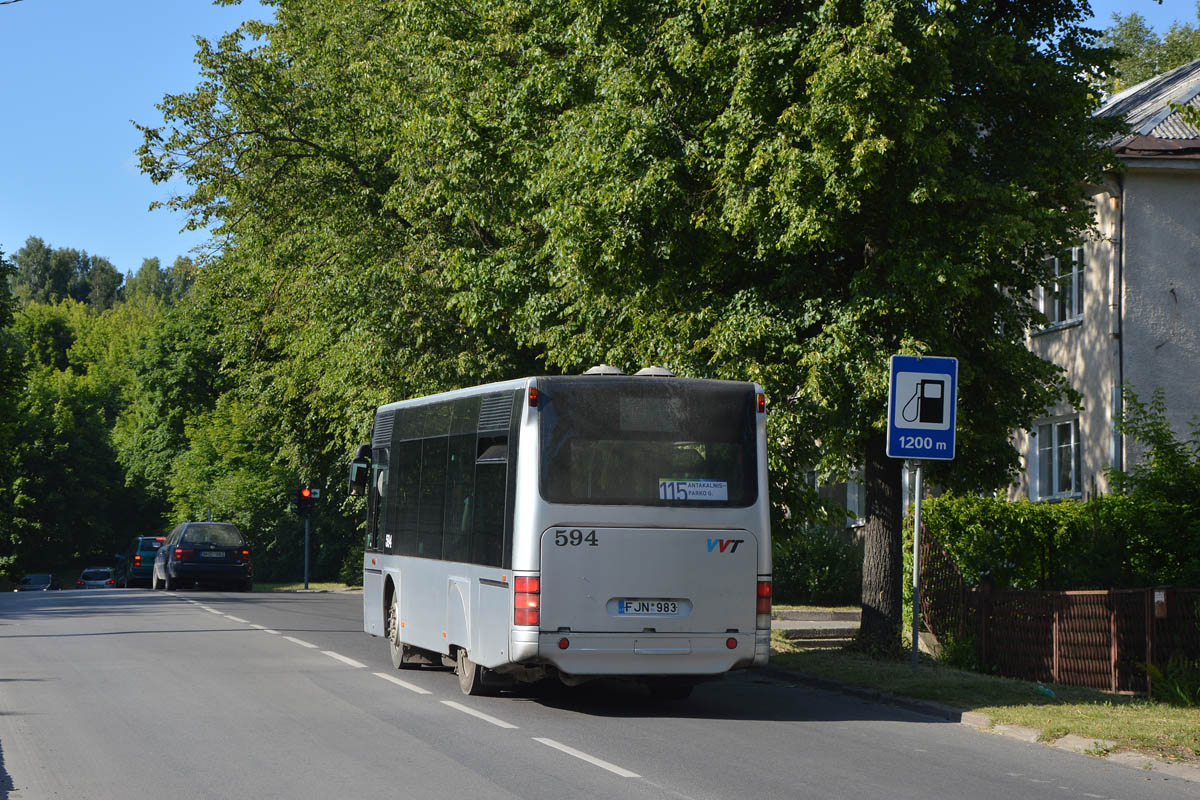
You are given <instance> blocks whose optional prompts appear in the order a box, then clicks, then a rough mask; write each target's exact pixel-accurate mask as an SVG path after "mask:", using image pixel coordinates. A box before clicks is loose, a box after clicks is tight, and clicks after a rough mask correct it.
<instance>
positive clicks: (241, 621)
mask: <svg viewBox="0 0 1200 800" xmlns="http://www.w3.org/2000/svg"><path fill="white" fill-rule="evenodd" d="M225 619H231V620H233V621H234V622H240V623H242V624H243V625H245V624H246V623H247V622H249V620H245V619H242V618H241V617H235V616H234V615H233V614H226V615H225Z"/></svg>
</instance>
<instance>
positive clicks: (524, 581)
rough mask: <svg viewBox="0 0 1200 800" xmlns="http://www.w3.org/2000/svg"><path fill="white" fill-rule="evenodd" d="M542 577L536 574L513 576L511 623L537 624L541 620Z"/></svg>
mask: <svg viewBox="0 0 1200 800" xmlns="http://www.w3.org/2000/svg"><path fill="white" fill-rule="evenodd" d="M541 591H542V579H541V578H539V577H538V576H537V575H517V576H514V577H513V624H514V625H537V624H538V623H539V622H541V610H542V596H541Z"/></svg>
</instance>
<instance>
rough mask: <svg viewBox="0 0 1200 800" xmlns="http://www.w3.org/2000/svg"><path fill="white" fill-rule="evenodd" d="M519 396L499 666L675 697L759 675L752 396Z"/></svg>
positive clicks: (698, 387) (760, 438) (753, 391)
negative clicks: (623, 680) (506, 637)
mask: <svg viewBox="0 0 1200 800" xmlns="http://www.w3.org/2000/svg"><path fill="white" fill-rule="evenodd" d="M529 386H530V388H529V396H528V398H527V406H528V407H527V408H526V410H525V414H524V417H523V421H522V425H521V428H522V430H521V458H520V467H519V474H518V477H517V481H518V490H517V492H516V503H515V505H516V508H515V512H516V513H515V520H514V541H513V575H514V589H515V591H514V608H513V628H512V642H511V645H512V649H511V653H512V660H513V661H517V662H525V663H531V662H532V663H538V664H541V665H544V666H545V665H548V666H550V667H552V668H553V669H554V670H555V671H556V672H557V673H558V675H559V677H560V678H562V680H563V681H564V682H566V683H576V682H581V681H584V680H588V679H591V678H595V677H600V676H623V677H633V678H639V679H643V680H645V681H646V682H647V683H649V684H650V685H651V687H652V688H654V687H657V688H659V689H662V690H665V691H664V693H666V694H672V693H676V694H679V695H683V694H686V692H687V691H688V690H690V686H691V685H692V684H693V683H694V682H695V681H696V680H698V679H702V678H704V677H708V676H715V675H719V674H722V673H724V672H727V671H728V670H730V669H736V668H743V667H749V666H752V665H761V664H765V663H766V661H767V657H768V654H769V648H770V603H771V599H770V595H771V539H770V523H769V510H768V502H767V458H766V414H765V406H764V399H763V394H762V390H761V389H760V388H759V387H758V386H756V385H754V384H750V383H737V382H729V381H707V380H691V379H682V378H673V377H640V376H607V375H606V376H595V377H594V376H572V377H560V378H538V379H536V380H534V381H531V382H530V385H529ZM533 454H536V457H531V456H532V455H533ZM535 489H536V490H535ZM671 687H675V689H676V690H677V691H674V692H673V691H672V688H671Z"/></svg>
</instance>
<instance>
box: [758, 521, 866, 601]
mask: <svg viewBox="0 0 1200 800" xmlns="http://www.w3.org/2000/svg"><path fill="white" fill-rule="evenodd" d="M773 558H774V564H773V572H772V580H773V582H774V595H775V602H777V603H793V604H810V605H851V604H856V603H858V602H859V601H860V600H861V599H862V559H863V553H862V547H861V545H858V544H855V543H854V542H851V541H850V539H849V538H848V537H847V536H846V534H845V532H844V531H842V530H838V529H836V528H829V527H811V528H803V529H801V530H799V531H797V532H796V533H794V534H792V535H790V536H788V535H784V536H781V537H778V538H776V539H775V542H774V553H773Z"/></svg>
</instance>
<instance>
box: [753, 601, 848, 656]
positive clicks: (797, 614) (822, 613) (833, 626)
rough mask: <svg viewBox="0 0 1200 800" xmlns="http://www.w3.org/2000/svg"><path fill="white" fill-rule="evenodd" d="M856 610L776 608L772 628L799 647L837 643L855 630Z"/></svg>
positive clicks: (830, 645) (842, 641)
mask: <svg viewBox="0 0 1200 800" xmlns="http://www.w3.org/2000/svg"><path fill="white" fill-rule="evenodd" d="M860 615H861V612H860V611H858V610H844V609H825V608H784V609H775V611H774V612H773V613H772V615H771V629H772V630H776V631H779V632H781V633H782V634H783V635H784V636H786V637H787V638H788V639H789V640H791V641H792V642H793V643H794V644H796V645H797V646H799V647H840V646H842V645H844V644H849V643H850V641H851V640H852V639H853V638H854V636H855V635H856V634H857V633H858V625H859V617H860Z"/></svg>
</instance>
